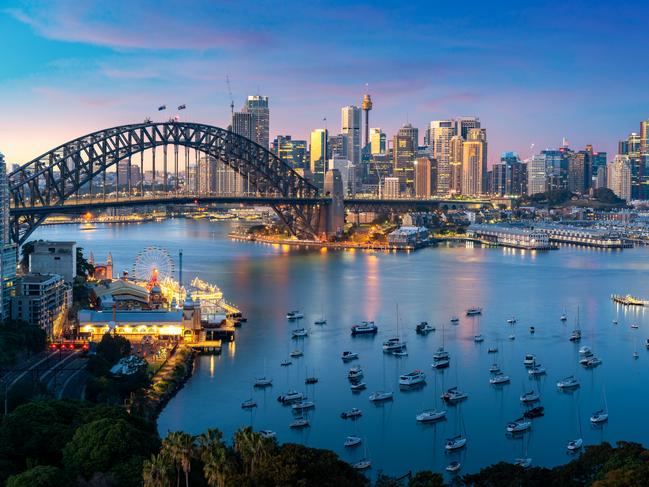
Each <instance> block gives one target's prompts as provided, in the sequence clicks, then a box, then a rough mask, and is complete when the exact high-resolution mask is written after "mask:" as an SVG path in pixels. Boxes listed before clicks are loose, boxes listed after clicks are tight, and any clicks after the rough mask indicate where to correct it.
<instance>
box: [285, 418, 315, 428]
mask: <svg viewBox="0 0 649 487" xmlns="http://www.w3.org/2000/svg"><path fill="white" fill-rule="evenodd" d="M288 426H289V428H293V429H300V428H306V427H308V426H310V425H309V420H308V419H306V418H302V417H300V418H296V419H295V421H293V422H292V423H291V424H289V425H288Z"/></svg>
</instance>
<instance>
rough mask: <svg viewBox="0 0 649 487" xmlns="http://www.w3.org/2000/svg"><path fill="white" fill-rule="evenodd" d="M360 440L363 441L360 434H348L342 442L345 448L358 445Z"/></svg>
mask: <svg viewBox="0 0 649 487" xmlns="http://www.w3.org/2000/svg"><path fill="white" fill-rule="evenodd" d="M362 442H363V439H362V438H361V437H360V436H356V435H349V436H348V437H347V438H346V439H345V443H343V446H344V447H345V448H352V447H354V446H358V445H360V444H361V443H362Z"/></svg>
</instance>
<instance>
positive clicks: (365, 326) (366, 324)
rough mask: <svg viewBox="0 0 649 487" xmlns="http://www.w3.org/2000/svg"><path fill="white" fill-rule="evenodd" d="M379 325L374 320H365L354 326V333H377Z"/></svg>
mask: <svg viewBox="0 0 649 487" xmlns="http://www.w3.org/2000/svg"><path fill="white" fill-rule="evenodd" d="M378 331H379V327H378V326H376V325H375V324H374V322H373V321H363V322H362V323H361V324H360V325H354V326H352V335H367V334H372V335H373V334H376V333H377V332H378Z"/></svg>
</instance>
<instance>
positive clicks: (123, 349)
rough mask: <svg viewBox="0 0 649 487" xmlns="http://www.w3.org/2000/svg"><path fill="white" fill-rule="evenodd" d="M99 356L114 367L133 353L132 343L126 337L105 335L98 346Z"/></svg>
mask: <svg viewBox="0 0 649 487" xmlns="http://www.w3.org/2000/svg"><path fill="white" fill-rule="evenodd" d="M96 351H97V355H98V356H99V357H101V358H103V359H104V360H105V361H106V362H108V364H109V366H113V365H115V364H116V363H117V361H118V360H119V359H121V358H122V357H126V356H127V355H129V354H130V353H131V343H130V342H129V341H128V340H127V339H126V338H124V337H121V336H113V335H111V334H110V333H106V334H104V336H103V337H101V341H100V342H99V344H98V345H97V349H96Z"/></svg>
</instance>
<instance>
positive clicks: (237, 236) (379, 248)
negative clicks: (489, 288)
mask: <svg viewBox="0 0 649 487" xmlns="http://www.w3.org/2000/svg"><path fill="white" fill-rule="evenodd" d="M228 237H229V238H231V239H232V240H236V241H239V242H256V243H263V244H270V245H289V246H291V247H306V248H313V249H324V250H328V249H334V250H367V251H373V252H412V251H414V250H419V249H421V248H425V247H430V246H432V245H434V244H435V241H433V240H429V241H428V242H426V244H424V245H419V246H410V245H408V246H396V245H390V244H369V243H362V244H361V243H359V244H356V243H353V242H318V241H315V240H297V239H291V238H283V239H279V240H276V239H272V238H268V237H264V236H255V235H248V234H242V233H236V232H231V233H228Z"/></svg>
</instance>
